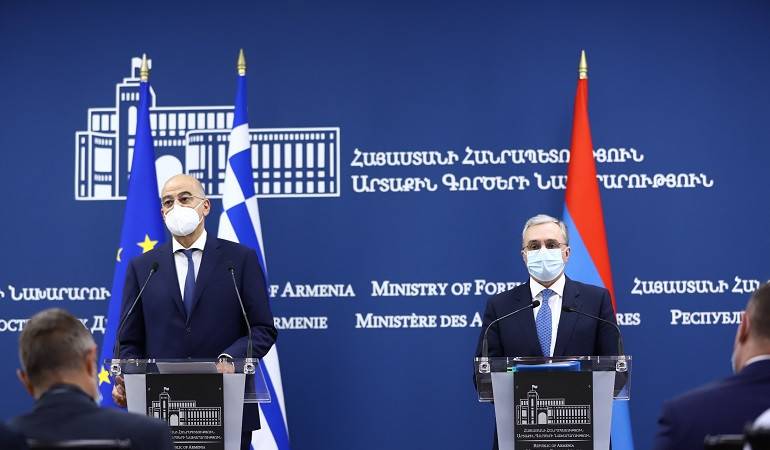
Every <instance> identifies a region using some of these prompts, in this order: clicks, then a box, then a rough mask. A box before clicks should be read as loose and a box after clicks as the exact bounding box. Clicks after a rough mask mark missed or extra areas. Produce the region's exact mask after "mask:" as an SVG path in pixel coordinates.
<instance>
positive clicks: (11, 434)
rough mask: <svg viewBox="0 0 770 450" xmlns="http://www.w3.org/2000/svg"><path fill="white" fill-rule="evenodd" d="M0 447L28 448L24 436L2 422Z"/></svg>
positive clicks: (16, 449) (25, 449) (6, 448)
mask: <svg viewBox="0 0 770 450" xmlns="http://www.w3.org/2000/svg"><path fill="white" fill-rule="evenodd" d="M0 448H2V449H3V450H27V443H26V442H25V441H24V436H22V435H21V434H19V433H16V432H15V431H12V430H10V429H8V427H6V426H5V425H3V424H2V423H0Z"/></svg>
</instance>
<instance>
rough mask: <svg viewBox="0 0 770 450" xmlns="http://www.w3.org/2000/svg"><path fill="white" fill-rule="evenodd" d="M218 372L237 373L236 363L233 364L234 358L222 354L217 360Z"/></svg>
mask: <svg viewBox="0 0 770 450" xmlns="http://www.w3.org/2000/svg"><path fill="white" fill-rule="evenodd" d="M217 372H219V373H235V364H233V360H232V358H228V357H227V356H220V357H219V361H217Z"/></svg>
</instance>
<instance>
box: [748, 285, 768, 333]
mask: <svg viewBox="0 0 770 450" xmlns="http://www.w3.org/2000/svg"><path fill="white" fill-rule="evenodd" d="M746 314H748V315H749V323H750V325H751V329H752V330H753V331H752V333H754V334H755V335H756V336H757V337H761V338H764V339H770V283H765V284H763V285H761V286H760V287H759V288H758V289H757V290H756V291H754V293H753V294H752V295H751V299H750V300H749V304H748V305H747V306H746Z"/></svg>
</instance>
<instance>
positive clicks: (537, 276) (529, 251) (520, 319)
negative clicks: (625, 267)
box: [476, 214, 618, 449]
mask: <svg viewBox="0 0 770 450" xmlns="http://www.w3.org/2000/svg"><path fill="white" fill-rule="evenodd" d="M521 255H522V258H523V259H524V264H525V265H526V266H527V271H528V272H529V275H530V278H529V280H528V281H527V282H526V283H524V284H522V285H519V286H517V287H515V288H513V289H511V290H508V291H506V292H503V293H500V294H497V295H495V296H493V297H491V298H490V299H489V300H488V301H487V306H486V310H485V311H484V319H483V323H482V326H481V335H480V336H479V341H478V345H477V347H476V356H481V350H482V342H483V337H484V330H486V329H487V327H488V326H489V324H491V323H492V322H493V321H495V320H497V319H498V318H500V317H503V316H504V315H506V314H509V313H511V312H513V311H515V310H517V309H519V308H523V307H526V306H527V305H528V304H531V303H532V302H533V301H534V300H538V301H539V302H540V305H539V306H538V307H536V308H533V310H527V309H525V310H523V311H521V312H519V313H517V314H514V315H512V316H510V317H506V318H505V319H502V320H500V321H499V322H497V323H495V324H493V325H492V326H491V327H490V328H489V331H488V332H487V343H488V349H489V353H488V356H490V357H494V356H511V357H516V356H548V357H557V356H602V355H617V354H618V333H617V330H615V328H614V327H612V326H611V325H609V324H606V323H602V322H600V321H598V320H594V319H591V318H589V317H585V316H581V315H578V314H576V313H568V312H563V311H562V307H572V308H574V309H576V310H578V311H581V312H584V313H586V314H590V315H593V316H597V317H601V318H603V319H605V320H608V321H610V322H613V323H614V322H615V314H614V311H613V308H612V301H611V299H610V294H609V292H608V291H607V289H604V288H601V287H598V286H592V285H590V284H584V283H580V282H577V281H573V280H571V279H569V278H567V277H566V276H565V275H564V267H565V265H566V263H567V261H568V260H569V255H570V248H569V239H568V236H567V227H566V226H565V225H564V223H563V222H561V221H560V220H558V219H555V218H553V217H550V216H547V215H544V214H540V215H537V216H535V217H532V218H531V219H529V220H528V221H527V223H526V224H525V225H524V230H523V231H522V250H521ZM496 434H497V433H495V438H494V443H493V448H495V449H496V448H497V436H496Z"/></svg>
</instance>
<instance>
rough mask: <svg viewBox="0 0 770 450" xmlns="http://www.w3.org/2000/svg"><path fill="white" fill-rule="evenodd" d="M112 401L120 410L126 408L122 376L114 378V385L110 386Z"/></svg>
mask: <svg viewBox="0 0 770 450" xmlns="http://www.w3.org/2000/svg"><path fill="white" fill-rule="evenodd" d="M112 401H113V402H114V403H115V404H116V405H118V406H120V407H121V408H125V407H126V384H125V382H124V381H123V375H118V376H116V377H115V384H114V385H113V386H112Z"/></svg>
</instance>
